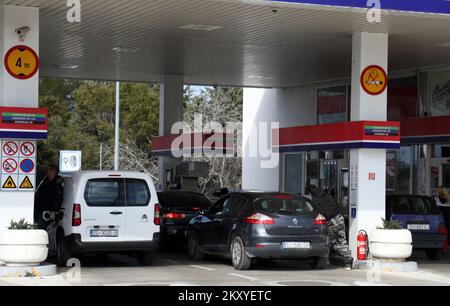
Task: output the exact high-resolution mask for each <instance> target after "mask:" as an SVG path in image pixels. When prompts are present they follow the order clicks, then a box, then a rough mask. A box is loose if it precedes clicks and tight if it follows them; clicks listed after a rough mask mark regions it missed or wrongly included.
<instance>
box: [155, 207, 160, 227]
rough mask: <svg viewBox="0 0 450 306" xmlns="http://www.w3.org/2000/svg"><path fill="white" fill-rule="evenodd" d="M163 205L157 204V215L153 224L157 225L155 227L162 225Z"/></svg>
mask: <svg viewBox="0 0 450 306" xmlns="http://www.w3.org/2000/svg"><path fill="white" fill-rule="evenodd" d="M160 214H161V205H159V204H155V214H154V215H153V216H154V217H153V223H155V225H160V224H161V215H160Z"/></svg>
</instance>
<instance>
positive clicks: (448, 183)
mask: <svg viewBox="0 0 450 306" xmlns="http://www.w3.org/2000/svg"><path fill="white" fill-rule="evenodd" d="M442 185H444V187H445V188H450V164H444V165H442Z"/></svg>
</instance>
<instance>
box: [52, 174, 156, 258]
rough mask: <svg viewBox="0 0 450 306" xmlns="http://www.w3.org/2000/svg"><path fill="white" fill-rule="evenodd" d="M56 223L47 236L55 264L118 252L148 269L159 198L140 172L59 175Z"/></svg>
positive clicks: (149, 180) (151, 183)
mask: <svg viewBox="0 0 450 306" xmlns="http://www.w3.org/2000/svg"><path fill="white" fill-rule="evenodd" d="M63 178H64V202H63V205H62V210H61V214H60V218H59V219H60V220H59V222H58V223H57V225H56V226H55V227H54V229H53V230H52V231H51V232H52V234H50V237H51V238H50V251H53V252H54V253H55V254H56V256H57V261H58V265H60V266H65V265H66V263H67V260H68V259H70V258H72V257H77V255H78V256H80V255H84V254H98V253H121V254H128V255H132V256H136V257H137V259H138V262H139V264H141V265H149V264H150V263H151V261H152V259H153V255H154V253H155V251H156V249H157V246H158V240H159V224H160V218H159V210H160V206H159V204H158V196H157V193H156V190H155V186H154V184H153V182H152V179H151V178H150V177H149V176H148V175H146V174H143V173H131V172H99V171H91V172H78V173H73V174H69V175H64V176H63Z"/></svg>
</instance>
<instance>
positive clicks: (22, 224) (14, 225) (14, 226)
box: [8, 219, 37, 230]
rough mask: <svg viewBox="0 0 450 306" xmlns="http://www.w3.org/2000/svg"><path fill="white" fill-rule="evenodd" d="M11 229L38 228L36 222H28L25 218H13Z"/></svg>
mask: <svg viewBox="0 0 450 306" xmlns="http://www.w3.org/2000/svg"><path fill="white" fill-rule="evenodd" d="M8 229H9V230H32V229H37V226H36V225H35V224H31V223H28V222H27V221H25V219H20V220H19V221H18V222H16V221H14V220H11V222H10V223H9V227H8Z"/></svg>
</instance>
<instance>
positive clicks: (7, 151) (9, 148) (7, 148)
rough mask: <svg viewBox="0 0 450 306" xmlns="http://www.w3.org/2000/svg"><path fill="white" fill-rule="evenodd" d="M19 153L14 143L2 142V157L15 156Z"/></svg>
mask: <svg viewBox="0 0 450 306" xmlns="http://www.w3.org/2000/svg"><path fill="white" fill-rule="evenodd" d="M18 152H19V145H18V144H17V143H16V142H14V141H4V142H3V145H2V153H3V155H4V156H8V157H13V156H17V154H18Z"/></svg>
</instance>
